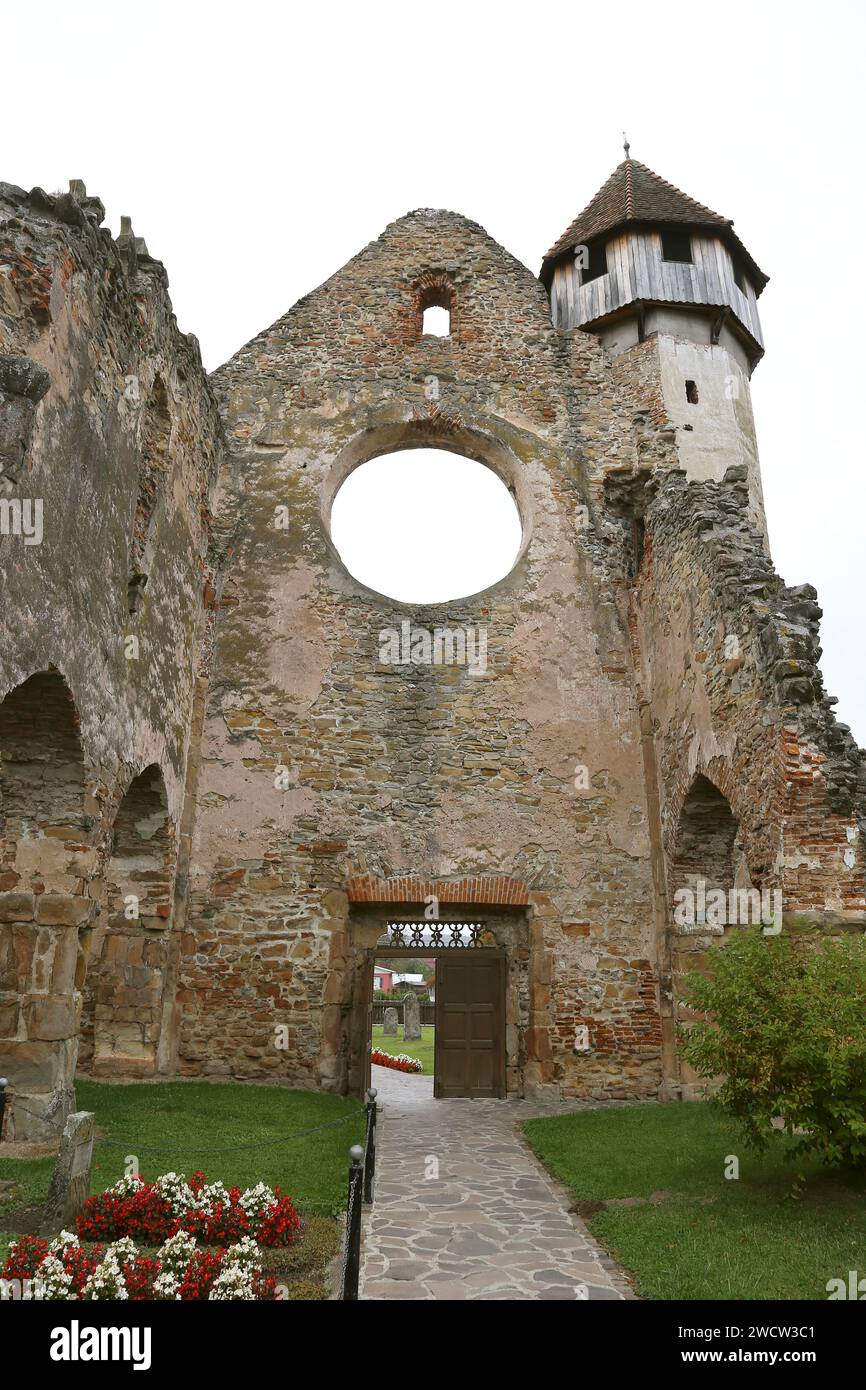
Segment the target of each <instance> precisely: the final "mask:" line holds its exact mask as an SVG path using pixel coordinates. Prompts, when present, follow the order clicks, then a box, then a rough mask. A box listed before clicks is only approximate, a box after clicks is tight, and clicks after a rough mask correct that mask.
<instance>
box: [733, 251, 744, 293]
mask: <svg viewBox="0 0 866 1390" xmlns="http://www.w3.org/2000/svg"><path fill="white" fill-rule="evenodd" d="M734 284H735V285H736V287H737V289H738V290H740V292H741V293H742V294H745V293H746V277H745V275H744V274H743V265H742V261H739V260H738V259H737V258H736V256H735V257H734Z"/></svg>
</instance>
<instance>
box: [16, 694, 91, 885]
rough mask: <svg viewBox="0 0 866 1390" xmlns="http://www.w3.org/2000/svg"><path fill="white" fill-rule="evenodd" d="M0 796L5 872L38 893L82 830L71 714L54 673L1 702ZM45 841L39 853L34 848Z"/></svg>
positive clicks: (80, 771)
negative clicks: (67, 845)
mask: <svg viewBox="0 0 866 1390" xmlns="http://www.w3.org/2000/svg"><path fill="white" fill-rule="evenodd" d="M0 796H2V806H0V814H2V817H3V827H2V833H3V852H2V860H3V869H4V874H5V875H9V874H14V875H16V877H17V879H18V883H17V884H16V887H17V886H19V885H23V884H26V885H27V887H28V888H32V887H38V888H39V889H40V891H44V889H45V887H46V884H45V874H46V873H48V874H49V876H50V873H51V872H52V871H53V872H55V873H56V872H60V871H61V865H60V863H59V862H58V860H57V854H56V851H57V849H58V846H59V845H62V844H63V842H64V841H65V840H67V839H68V840H71V841H75V842H78V841H80V839H81V836H82V834H83V831H84V755H83V752H82V748H81V739H80V736H79V731H78V713H77V711H76V709H75V703H74V701H73V699H72V695H71V693H70V691H69V687H68V686H67V684H66V682H65V680H64V679H63V677H62V676H61V675H60V674H59V672H57V671H52V670H49V671H39V672H37V673H36V674H35V675H32V676H30V677H29V678H28V679H27V680H26V681H24V682H22V684H21V685H19V686H17V687H16V688H15V689H14V690H12V691H10V693H9V694H8V695H7V696H6V698H5V700H3V702H2V704H0ZM64 831H68V834H64V833H63V832H64ZM49 836H50V840H51V845H49V846H44V847H43V850H44V852H40V850H39V849H38V847H37V843H36V842H38V841H44V840H45V839H46V838H48V837H49ZM52 849H53V850H54V851H55V853H53V854H52V853H51V852H50V851H51V850H52Z"/></svg>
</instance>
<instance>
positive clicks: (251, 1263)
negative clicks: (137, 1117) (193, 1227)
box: [0, 1194, 279, 1302]
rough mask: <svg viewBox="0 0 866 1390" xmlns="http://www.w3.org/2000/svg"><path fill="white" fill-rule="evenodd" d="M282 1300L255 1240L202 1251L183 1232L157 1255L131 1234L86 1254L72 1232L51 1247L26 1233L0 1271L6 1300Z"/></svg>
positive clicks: (0, 1294) (1, 1294) (0, 1288)
mask: <svg viewBox="0 0 866 1390" xmlns="http://www.w3.org/2000/svg"><path fill="white" fill-rule="evenodd" d="M103 1195H104V1194H103ZM278 1296H279V1295H278V1291H277V1284H276V1280H275V1279H274V1278H273V1277H272V1276H270V1275H267V1276H266V1275H265V1274H264V1273H263V1272H262V1266H261V1257H260V1254H259V1247H258V1246H257V1245H256V1242H255V1241H254V1240H252V1239H251V1238H250V1237H249V1236H246V1237H244V1239H243V1240H240V1241H237V1242H236V1243H234V1244H232V1245H229V1246H228V1248H227V1249H222V1248H219V1249H217V1250H202V1249H199V1247H198V1245H197V1244H196V1241H195V1238H194V1237H193V1236H191V1235H189V1234H188V1232H186V1231H182V1230H178V1231H177V1232H175V1234H174V1235H173V1236H171V1237H170V1238H169V1239H168V1240H166V1241H165V1242H164V1243H163V1244H162V1246H161V1247H160V1248H159V1249H158V1250H157V1251H156V1253H155V1255H153V1256H149V1255H144V1254H142V1252H141V1251H140V1250H139V1249H138V1247H137V1246H136V1244H135V1241H134V1240H132V1239H130V1237H129V1236H124V1237H123V1238H122V1239H121V1240H116V1241H114V1242H112V1243H111V1244H110V1245H108V1246H107V1247H104V1246H102V1245H95V1246H93V1247H92V1248H91V1249H83V1248H82V1246H81V1244H80V1242H79V1240H78V1237H77V1236H76V1235H73V1233H72V1232H71V1231H61V1233H60V1235H59V1236H58V1237H57V1238H56V1240H52V1241H50V1242H49V1241H47V1240H42V1239H40V1238H38V1237H36V1236H22V1237H21V1238H20V1240H17V1241H15V1242H14V1243H13V1244H12V1246H11V1247H10V1250H9V1256H8V1258H7V1260H6V1263H5V1265H4V1266H3V1270H2V1273H0V1297H2V1298H4V1299H9V1298H25V1299H31V1300H33V1299H41V1300H52V1301H67V1302H68V1301H70V1300H83V1301H88V1300H100V1301H101V1300H107V1299H129V1300H130V1301H141V1300H145V1299H170V1300H172V1301H180V1302H197V1301H203V1300H207V1301H209V1302H216V1301H220V1300H223V1301H225V1300H239V1299H242V1300H246V1301H257V1300H273V1299H276V1298H277V1297H278Z"/></svg>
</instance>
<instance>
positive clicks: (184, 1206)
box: [76, 1172, 300, 1247]
mask: <svg viewBox="0 0 866 1390" xmlns="http://www.w3.org/2000/svg"><path fill="white" fill-rule="evenodd" d="M76 1224H77V1226H78V1234H79V1236H80V1237H81V1238H82V1239H83V1240H88V1241H117V1240H122V1239H124V1238H126V1237H129V1238H131V1239H134V1240H140V1241H142V1242H143V1244H145V1245H161V1244H162V1243H163V1242H164V1241H168V1240H170V1239H171V1238H172V1237H173V1236H176V1235H177V1234H178V1233H179V1232H184V1233H185V1234H186V1235H188V1236H192V1237H194V1238H195V1239H197V1240H199V1241H200V1242H201V1244H202V1245H219V1246H226V1245H232V1244H233V1243H235V1242H238V1241H243V1240H245V1239H247V1238H249V1239H250V1240H252V1241H253V1242H254V1243H255V1244H257V1245H266V1246H271V1247H283V1246H286V1245H292V1244H293V1243H294V1241H295V1240H296V1238H297V1231H298V1226H299V1224H300V1221H299V1218H298V1213H297V1212H296V1211H295V1208H294V1206H293V1205H292V1201H291V1198H289V1197H286V1196H283V1195H282V1193H281V1192H280V1189H279V1188H278V1187H277V1188H271V1187H268V1186H266V1184H265V1183H262V1182H260V1183H258V1184H257V1185H256V1186H255V1187H250V1188H247V1190H246V1191H245V1192H242V1191H241V1189H240V1188H239V1187H230V1188H226V1187H224V1185H223V1184H222V1183H221V1182H214V1183H208V1181H207V1179H206V1177H205V1175H204V1173H200V1172H196V1173H194V1174H193V1176H192V1178H191V1179H190V1180H189V1182H187V1179H186V1178H185V1177H184V1176H183V1174H180V1173H164V1174H163V1175H162V1177H159V1178H157V1179H156V1181H155V1182H144V1181H143V1179H141V1178H139V1177H135V1176H130V1177H125V1178H121V1179H120V1181H119V1182H116V1183H115V1184H114V1186H113V1187H109V1188H108V1189H107V1190H106V1191H105V1192H100V1193H99V1195H98V1196H96V1197H89V1198H88V1200H87V1201H86V1202H85V1203H84V1206H83V1207H82V1209H81V1212H80V1214H79V1216H78V1218H77V1221H76Z"/></svg>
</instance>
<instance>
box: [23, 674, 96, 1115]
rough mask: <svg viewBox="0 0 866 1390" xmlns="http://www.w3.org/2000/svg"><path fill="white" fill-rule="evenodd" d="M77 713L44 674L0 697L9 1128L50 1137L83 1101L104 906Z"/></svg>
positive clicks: (61, 687) (62, 686)
mask: <svg viewBox="0 0 866 1390" xmlns="http://www.w3.org/2000/svg"><path fill="white" fill-rule="evenodd" d="M84 792H85V770H84V756H83V752H82V747H81V739H80V737H79V732H78V715H77V712H76V709H75V704H74V701H73V699H72V696H71V694H70V692H69V689H68V687H67V685H66V682H65V681H64V679H63V677H62V676H61V675H60V674H59V673H58V672H57V671H54V670H48V671H39V672H37V673H36V674H35V675H32V676H30V677H29V678H28V679H27V680H26V681H24V682H23V683H22V684H21V685H19V686H17V687H16V689H14V690H13V691H11V692H10V694H8V695H7V696H6V698H5V699H4V700H3V702H2V704H0V914H2V916H0V920H2V922H3V926H2V928H0V1000H2V1003H0V1074H2V1075H4V1076H6V1077H8V1078H9V1080H10V1082H11V1090H12V1105H11V1116H10V1118H9V1120H8V1121H7V1126H6V1137H7V1138H10V1139H11V1138H15V1139H42V1138H50V1137H51V1136H52V1135H53V1134H55V1133H56V1132H57V1130H58V1128H59V1127H62V1124H63V1121H64V1119H65V1117H66V1115H67V1114H68V1113H69V1111H70V1110H71V1109H72V1108H73V1106H74V1100H75V1096H74V1090H73V1077H74V1073H75V1059H76V1052H77V1037H78V1021H79V1011H80V995H79V994H78V992H77V985H78V982H79V980H80V978H81V974H82V960H83V950H82V947H81V942H82V939H83V937H84V936H85V935H86V931H87V925H88V922H89V919H90V916H91V913H92V911H93V909H94V903H93V900H92V899H91V898H90V896H89V893H88V889H89V887H90V884H89V873H90V866H89V854H88V850H89V847H88V845H87V843H86V838H85V836H86V821H85V812H84Z"/></svg>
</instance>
